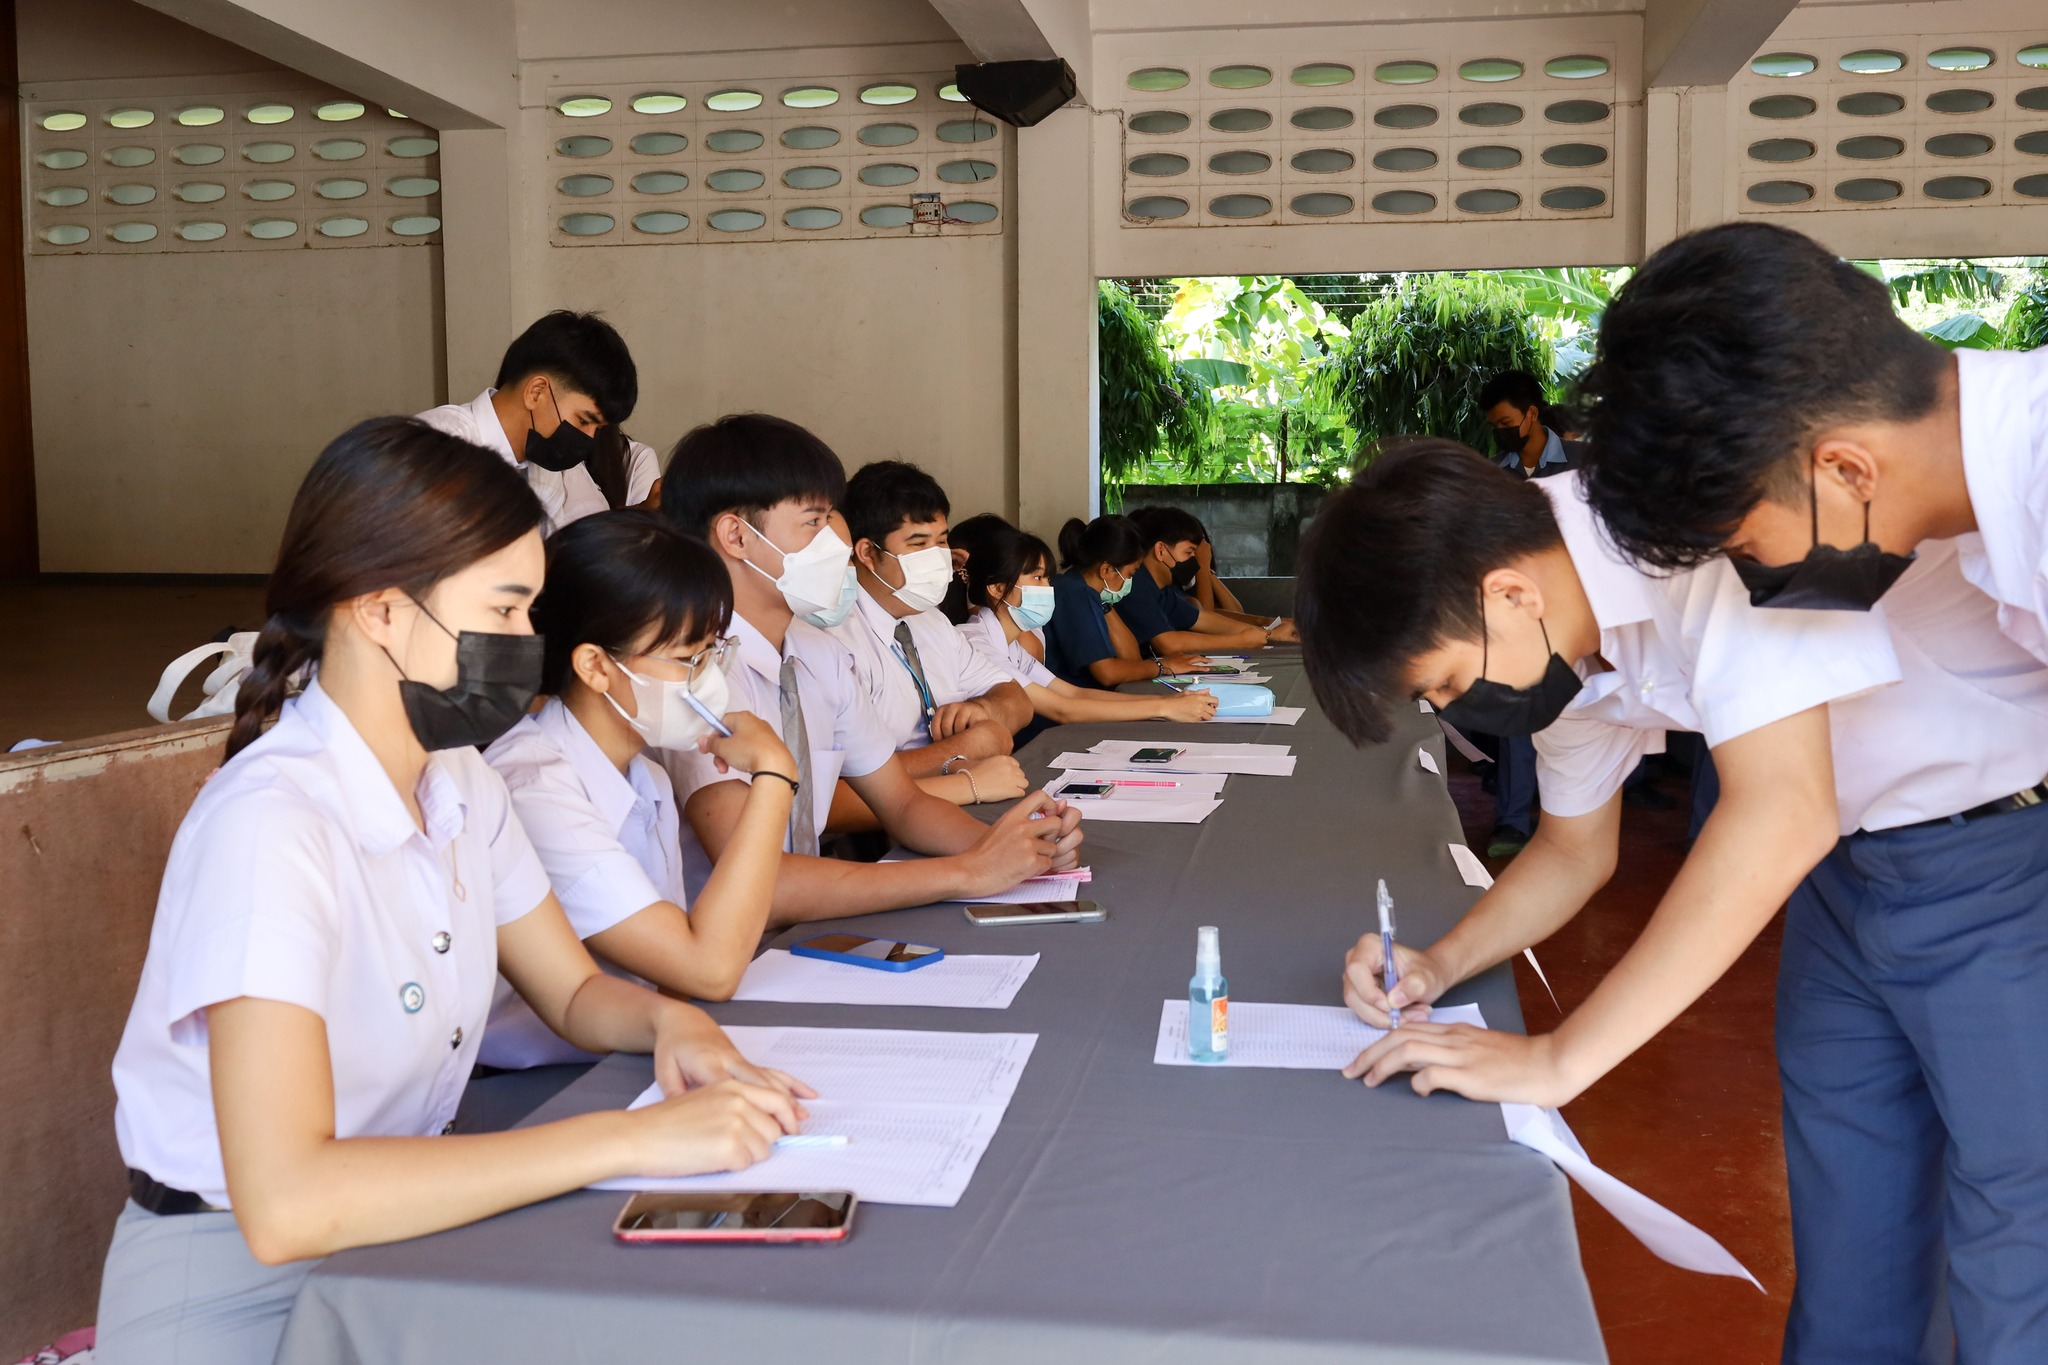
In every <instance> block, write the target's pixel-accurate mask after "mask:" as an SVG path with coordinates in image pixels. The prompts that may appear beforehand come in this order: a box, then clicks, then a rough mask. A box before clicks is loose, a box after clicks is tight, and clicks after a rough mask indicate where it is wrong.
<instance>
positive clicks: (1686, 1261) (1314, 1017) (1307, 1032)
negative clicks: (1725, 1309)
mask: <svg viewBox="0 0 2048 1365" xmlns="http://www.w3.org/2000/svg"><path fill="white" fill-rule="evenodd" d="M1429 1017H1430V1020H1431V1022H1433V1023H1438V1024H1470V1025H1472V1026H1473V1027H1474V1028H1485V1027H1486V1019H1485V1017H1484V1016H1482V1015H1481V1014H1480V1012H1479V1006H1477V1005H1449V1006H1443V1007H1440V1008H1437V1009H1434V1010H1432V1011H1430V1016H1429ZM1386 1036H1387V1034H1386V1030H1384V1029H1376V1028H1374V1027H1372V1026H1371V1025H1370V1024H1366V1023H1363V1022H1361V1021H1360V1020H1359V1019H1358V1017H1357V1016H1356V1015H1354V1014H1352V1012H1351V1011H1350V1010H1348V1009H1345V1008H1344V1007H1343V1006H1341V1005H1270V1004H1257V1003H1253V1002H1251V1001H1232V1002H1231V1005H1230V1055H1229V1057H1228V1058H1227V1059H1226V1060H1224V1061H1222V1062H1211V1063H1198V1062H1194V1061H1192V1060H1190V1059H1189V1057H1188V1002H1187V1001H1185V1000H1168V1001H1166V1002H1164V1004H1163V1005H1162V1006H1161V1008H1160V1011H1159V1039H1158V1042H1157V1043H1156V1044H1155V1045H1154V1049H1153V1053H1152V1060H1153V1061H1154V1062H1155V1063H1156V1064H1158V1065H1160V1066H1189V1067H1201V1068H1204V1069H1211V1070H1213V1069H1217V1068H1227V1067H1233V1066H1237V1067H1285V1068H1289V1069H1295V1070H1304V1071H1325V1070H1328V1071H1339V1070H1342V1069H1343V1068H1344V1067H1345V1066H1347V1065H1349V1064H1350V1062H1351V1060H1352V1059H1353V1058H1354V1057H1356V1056H1357V1055H1358V1054H1359V1053H1360V1052H1363V1051H1364V1050H1365V1049H1366V1048H1368V1047H1370V1046H1372V1045H1373V1044H1374V1043H1376V1042H1378V1041H1379V1040H1380V1039H1382V1038H1384V1037H1386ZM1500 1110H1501V1119H1502V1122H1503V1123H1505V1124H1506V1126H1507V1135H1508V1138H1509V1140H1510V1141H1512V1142H1516V1143H1519V1144H1520V1145H1522V1146H1524V1147H1527V1148H1529V1149H1531V1150H1532V1151H1537V1152H1541V1153H1542V1154H1543V1155H1544V1156H1547V1157H1549V1158H1550V1159H1551V1160H1552V1161H1554V1162H1556V1163H1557V1165H1558V1166H1559V1167H1560V1168H1562V1169H1563V1171H1564V1173H1565V1174H1566V1175H1568V1176H1570V1177H1571V1178H1572V1179H1573V1180H1576V1181H1577V1182H1578V1183H1579V1188H1580V1189H1583V1190H1584V1191H1585V1192H1586V1193H1587V1194H1589V1195H1591V1196H1592V1197H1593V1199H1594V1201H1595V1202H1596V1203H1598V1204H1599V1205H1600V1206H1601V1207H1602V1208H1604V1209H1606V1210H1607V1211H1608V1212H1609V1213H1611V1214H1613V1215H1614V1216H1615V1218H1617V1219H1619V1220H1620V1222H1621V1224H1622V1226H1623V1227H1626V1228H1627V1229H1628V1230H1629V1231H1630V1232H1632V1233H1634V1234H1635V1235H1636V1238H1637V1240H1639V1241H1641V1242H1642V1244H1643V1245H1644V1246H1646V1247H1648V1248H1649V1249H1650V1250H1651V1251H1652V1252H1654V1253H1656V1255H1657V1256H1658V1258H1659V1259H1661V1260H1665V1261H1668V1262H1670V1263H1671V1264H1672V1265H1675V1266H1678V1267H1679V1268H1680V1269H1683V1270H1697V1271H1699V1272H1701V1273H1702V1274H1707V1275H1729V1276H1733V1277H1735V1278H1737V1279H1744V1280H1748V1281H1749V1282H1750V1283H1751V1284H1755V1285H1756V1287H1757V1288H1758V1289H1759V1290H1761V1289H1762V1288H1763V1286H1762V1285H1760V1284H1757V1281H1756V1276H1754V1275H1752V1274H1750V1273H1749V1271H1748V1270H1746V1269H1744V1268H1743V1265H1742V1263H1741V1262H1740V1261H1738V1260H1736V1259H1735V1258H1734V1257H1733V1256H1732V1255H1730V1254H1729V1253H1728V1249H1727V1248H1726V1247H1724V1246H1722V1245H1721V1244H1720V1243H1719V1242H1717V1241H1715V1240H1714V1239H1713V1238H1712V1237H1709V1236H1708V1235H1707V1234H1706V1233H1704V1232H1702V1231H1700V1230H1699V1229H1698V1228H1696V1227H1694V1226H1693V1225H1692V1224H1690V1223H1688V1222H1686V1221H1685V1220H1684V1219H1683V1218H1680V1217H1679V1216H1678V1215H1677V1214H1675V1213H1673V1212H1671V1210H1669V1209H1667V1208H1665V1207H1664V1206H1663V1205H1661V1204H1659V1203H1657V1202H1656V1201H1655V1200H1654V1199H1651V1198H1649V1197H1648V1196H1646V1195H1644V1194H1642V1193H1641V1192H1640V1191H1637V1190H1635V1189H1633V1188H1631V1187H1630V1186H1628V1185H1625V1184H1623V1183H1622V1182H1621V1181H1619V1180H1616V1179H1615V1178H1614V1177H1613V1176H1611V1175H1609V1174H1608V1173H1607V1172H1605V1171H1603V1170H1601V1169H1600V1168H1599V1167H1598V1166H1595V1165H1594V1164H1593V1162H1592V1159H1591V1158H1589V1157H1588V1156H1587V1155H1586V1149H1585V1148H1583V1147H1581V1146H1580V1145H1579V1140H1578V1139H1577V1138H1576V1137H1573V1136H1572V1131H1571V1129H1570V1128H1568V1127H1566V1126H1565V1121H1564V1116H1563V1115H1561V1114H1559V1113H1558V1112H1557V1110H1555V1109H1541V1108H1538V1107H1537V1106H1535V1105H1532V1104H1503V1105H1502V1106H1500Z"/></svg>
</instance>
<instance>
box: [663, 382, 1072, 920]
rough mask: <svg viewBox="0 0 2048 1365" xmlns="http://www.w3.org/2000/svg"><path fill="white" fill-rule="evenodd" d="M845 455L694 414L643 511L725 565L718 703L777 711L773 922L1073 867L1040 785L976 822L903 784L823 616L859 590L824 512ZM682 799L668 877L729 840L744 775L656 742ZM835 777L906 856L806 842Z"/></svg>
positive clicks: (1055, 806)
mask: <svg viewBox="0 0 2048 1365" xmlns="http://www.w3.org/2000/svg"><path fill="white" fill-rule="evenodd" d="M845 487H846V470H845V467H844V466H843V465H841V464H840V462H839V457H838V456H837V455H835V454H834V453H833V452H832V449H831V447H829V446H827V445H826V444H825V443H824V442H823V441H821V440H819V439H818V438H817V437H816V436H814V435H813V434H811V433H810V432H808V431H806V430H804V429H803V428H802V427H800V426H798V425H796V424H795V423H794V422H787V421H784V420H782V419H781V418H778V417H769V416H766V415H764V414H761V413H741V414H736V415H732V416H727V417H721V418H720V419H718V420H717V421H716V422H712V423H708V424H706V425H704V426H701V427H698V428H697V429H696V430H694V431H692V432H690V433H689V434H688V435H687V436H685V437H683V439H682V440H681V441H679V442H677V443H676V448H675V450H674V452H673V453H671V455H670V456H669V462H668V469H667V472H666V475H665V477H664V488H663V492H662V498H661V514H662V516H664V517H665V518H667V519H668V520H669V521H670V522H671V523H672V524H673V525H675V526H676V527H677V528H678V529H680V530H681V531H683V532H684V533H685V534H687V535H692V536H697V537H700V538H702V539H705V540H707V541H708V542H709V543H710V545H711V547H712V548H713V549H714V550H715V551H717V552H718V555H719V557H720V558H721V559H722V560H723V561H724V563H725V568H726V573H727V574H728V576H729V577H730V578H731V579H732V588H733V609H734V610H733V623H732V632H733V636H734V638H735V639H736V640H737V642H738V643H737V644H736V645H735V647H734V650H733V653H732V666H731V672H730V677H731V684H732V698H733V703H734V704H735V705H738V706H740V707H742V709H744V710H747V711H751V712H753V713H754V714H756V715H759V716H764V717H766V716H773V717H776V718H777V726H776V728H777V730H778V731H779V732H780V733H781V735H782V737H783V740H784V742H785V743H787V744H788V745H789V749H790V752H791V753H792V754H794V755H795V756H796V760H797V765H798V773H797V779H798V781H799V782H800V783H801V785H802V787H803V793H802V795H801V796H800V797H799V799H798V800H797V802H796V804H795V805H794V806H793V807H792V809H791V812H790V821H789V828H788V831H787V833H786V835H785V837H784V843H783V850H784V851H783V856H782V862H781V867H780V869H779V870H778V873H777V876H776V881H775V909H774V911H773V913H772V916H771V920H772V922H773V923H776V924H789V923H794V922H797V921H802V920H816V919H835V918H839V917H841V916H846V915H862V914H867V913H869V912H871V911H875V910H896V909H901V908H903V907H906V906H912V905H927V904H930V903H931V902H933V901H942V900H949V899H954V898H957V897H960V896H985V895H989V894H992V893H994V892H997V891H1002V890H1007V889H1008V888H1010V887H1012V886H1015V885H1016V884H1017V883H1018V882H1020V881H1023V880H1024V879H1026V878H1028V877H1033V876H1037V875H1040V874H1042V873H1045V872H1048V871H1056V870H1059V869H1062V868H1066V867H1072V866H1074V865H1075V864H1076V863H1077V862H1078V861H1079V857H1080V844H1081V828H1080V823H1081V816H1080V812H1079V811H1077V810H1075V809H1073V808H1072V807H1070V806H1068V805H1066V804H1065V803H1064V802H1056V801H1054V800H1052V799H1051V798H1050V797H1048V796H1047V795H1046V794H1045V793H1044V792H1042V791H1040V792H1037V793H1034V794H1032V795H1029V796H1026V797H1025V798H1024V799H1023V800H1022V801H1019V802H1018V803H1017V804H1016V805H1015V806H1014V807H1012V808H1011V809H1010V810H1009V811H1007V812H1005V813H1004V815H1003V816H1002V817H1001V818H1000V819H998V820H997V821H996V822H995V823H994V824H993V825H984V824H982V823H981V822H980V821H979V820H976V819H975V818H974V817H973V816H971V815H969V814H968V813H967V812H966V811H964V810H962V809H960V808H959V807H958V806H955V805H953V804H952V803H950V802H948V801H943V800H941V799H939V798H938V797H935V796H932V795H931V794H929V793H928V792H925V791H923V790H921V789H920V788H919V787H918V785H917V783H916V782H914V781H913V780H911V777H910V775H909V774H908V773H907V772H905V771H904V769H903V764H902V762H901V761H900V760H899V759H898V758H897V756H896V752H895V748H896V746H895V743H894V741H893V740H892V738H891V737H890V734H889V732H888V729H887V727H886V726H885V725H884V724H883V723H882V722H881V721H880V719H878V718H877V717H876V715H875V713H874V708H873V707H871V706H870V705H869V704H868V700H867V696H866V694H865V691H864V690H863V688H862V687H861V684H860V681H859V679H858V677H857V676H856V675H855V672H854V666H853V658H852V656H851V655H850V654H849V653H848V651H847V648H846V646H845V645H844V644H843V643H841V642H840V641H839V640H838V639H837V638H835V637H834V636H833V635H832V634H831V628H832V627H833V626H835V625H837V624H838V623H839V622H841V621H843V620H845V619H846V615H847V613H848V612H850V611H851V610H852V609H853V607H854V604H855V600H856V599H857V598H858V596H859V594H860V588H859V587H858V586H857V585H856V584H855V583H854V581H853V572H852V567H851V565H852V554H853V551H852V547H851V546H850V545H848V543H847V542H846V541H845V540H843V539H841V538H840V536H839V534H838V533H837V532H836V531H835V530H834V528H833V526H832V518H833V513H832V508H833V504H834V503H835V502H837V501H838V499H839V497H840V496H841V494H842V493H843V492H844V491H845ZM664 758H665V761H666V762H667V764H668V767H669V775H670V777H671V778H673V779H674V781H675V785H676V790H677V791H678V792H679V793H680V794H681V796H682V801H683V825H684V828H683V859H684V870H685V880H686V881H687V882H688V883H689V884H690V885H691V886H701V885H703V884H704V878H705V877H706V876H708V875H709V873H710V871H711V868H712V867H713V866H714V865H715V864H716V863H717V862H718V860H720V859H721V858H723V857H724V856H725V854H726V851H727V850H728V848H729V847H730V846H731V842H732V838H733V833H734V830H735V829H736V828H737V825H738V822H739V818H740V813H741V811H742V810H743V809H744V808H745V804H746V796H747V785H746V782H745V780H744V774H740V773H732V772H727V771H724V770H723V769H722V768H720V767H719V765H717V764H716V763H714V762H713V760H712V759H711V758H710V757H709V756H707V755H704V754H700V753H696V752H693V751H690V750H681V751H678V750H669V751H667V752H666V753H665V755H664ZM841 776H844V777H845V778H846V780H847V782H848V783H849V784H850V785H851V786H852V787H853V789H854V791H855V792H856V793H857V794H858V795H859V796H860V798H861V800H862V801H863V802H864V803H865V804H866V805H867V807H868V809H869V810H870V811H872V812H873V813H874V816H875V818H876V819H877V820H878V821H880V823H881V825H882V827H883V829H885V830H886V831H887V832H888V833H889V834H890V835H891V836H892V837H893V838H894V839H895V840H896V841H897V842H898V843H900V844H902V845H903V846H905V847H906V848H909V849H911V850H913V851H914V852H917V853H922V854H926V855H930V856H927V857H924V858H920V859H916V860H912V861H907V862H896V863H860V862H851V861H847V860H844V859H839V858H826V857H821V856H819V854H820V844H819V835H820V834H821V833H823V832H824V831H825V828H826V822H827V817H828V815H829V813H830V811H831V795H832V792H833V787H834V784H835V783H836V782H837V781H838V780H839V778H840V777H841Z"/></svg>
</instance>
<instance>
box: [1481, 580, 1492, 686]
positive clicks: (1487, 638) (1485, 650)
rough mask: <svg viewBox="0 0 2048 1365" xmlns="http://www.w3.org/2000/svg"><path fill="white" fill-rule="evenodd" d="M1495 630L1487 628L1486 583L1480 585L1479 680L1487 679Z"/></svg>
mask: <svg viewBox="0 0 2048 1365" xmlns="http://www.w3.org/2000/svg"><path fill="white" fill-rule="evenodd" d="M1492 649H1493V632H1492V631H1490V630H1488V629H1487V628H1486V584H1484V583H1481V584H1480V585H1479V681H1480V682H1485V681H1486V666H1487V663H1488V662H1489V661H1490V660H1491V658H1492Z"/></svg>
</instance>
